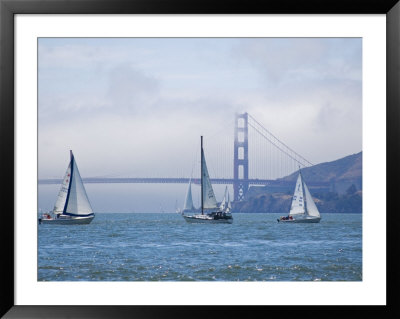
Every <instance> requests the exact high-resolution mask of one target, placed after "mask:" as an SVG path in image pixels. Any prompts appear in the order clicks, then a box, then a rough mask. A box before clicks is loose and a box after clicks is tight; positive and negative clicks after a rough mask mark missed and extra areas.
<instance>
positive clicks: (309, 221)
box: [277, 217, 321, 224]
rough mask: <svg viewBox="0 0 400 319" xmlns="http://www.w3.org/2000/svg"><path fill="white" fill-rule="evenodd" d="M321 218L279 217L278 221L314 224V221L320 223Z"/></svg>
mask: <svg viewBox="0 0 400 319" xmlns="http://www.w3.org/2000/svg"><path fill="white" fill-rule="evenodd" d="M320 220H321V218H320V217H315V218H299V219H289V220H284V219H279V218H278V219H277V221H278V223H294V224H312V223H319V222H320Z"/></svg>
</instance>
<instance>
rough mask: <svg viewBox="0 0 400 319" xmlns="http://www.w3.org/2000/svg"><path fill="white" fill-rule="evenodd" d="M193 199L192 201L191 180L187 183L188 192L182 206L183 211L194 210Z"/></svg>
mask: <svg viewBox="0 0 400 319" xmlns="http://www.w3.org/2000/svg"><path fill="white" fill-rule="evenodd" d="M194 209H195V208H194V205H193V199H192V180H190V181H189V186H188V190H187V192H186V198H185V204H184V205H183V211H192V210H194Z"/></svg>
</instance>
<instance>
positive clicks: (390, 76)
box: [0, 0, 400, 318]
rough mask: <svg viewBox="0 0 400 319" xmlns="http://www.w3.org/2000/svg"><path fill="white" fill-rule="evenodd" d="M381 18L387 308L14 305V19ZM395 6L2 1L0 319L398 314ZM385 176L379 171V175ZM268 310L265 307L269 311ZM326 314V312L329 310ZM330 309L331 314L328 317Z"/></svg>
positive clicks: (310, 0) (327, 1)
mask: <svg viewBox="0 0 400 319" xmlns="http://www.w3.org/2000/svg"><path fill="white" fill-rule="evenodd" d="M132 13H134V14H149V13H151V14H385V15H386V21H387V29H386V30H387V35H386V40H387V44H386V46H387V47H386V49H387V68H386V71H387V73H386V74H387V105H386V112H387V113H386V114H387V117H386V124H387V131H386V134H387V139H386V146H387V152H386V161H387V162H386V164H387V166H386V172H385V173H386V176H387V185H386V187H387V193H386V194H387V197H386V199H387V206H386V208H387V212H386V220H387V228H386V230H387V232H386V234H387V305H386V306H374V307H372V306H355V307H349V306H317V307H314V308H313V309H309V308H310V307H309V306H304V307H300V306H291V307H282V306H279V307H278V306H229V307H228V306H28V305H26V306H25V305H24V306H18V305H15V303H14V295H15V288H14V227H15V225H14V221H13V218H12V217H13V216H14V208H15V207H14V195H15V194H14V186H15V181H14V178H15V176H14V173H15V171H14V170H15V166H14V161H15V153H14V150H15V146H14V17H15V15H16V14H132ZM399 17H400V3H399V2H398V0H389V1H383V0H348V1H340V0H336V1H333V0H320V1H316V0H284V1H276V0H274V1H263V2H261V1H250V0H249V1H242V2H222V1H219V2H217V1H209V0H204V1H176V0H164V1H163V0H133V1H128V0H69V1H68V0H50V1H49V0H47V1H43V0H42V1H40V0H31V1H26V0H0V32H1V35H0V41H1V42H0V43H1V44H0V45H1V47H0V59H1V61H0V63H1V64H0V67H1V68H0V132H1V133H0V143H1V144H0V150H1V156H0V167H1V169H0V180H1V181H2V185H3V186H4V187H2V189H3V190H2V196H1V199H2V201H1V202H2V209H1V211H2V217H3V221H4V223H3V227H2V230H1V231H0V236H1V237H0V239H1V241H0V242H1V243H2V244H1V248H0V249H1V263H0V264H1V283H0V290H1V298H0V303H1V308H0V315H2V316H4V318H152V317H154V318H165V317H187V318H194V317H200V316H201V317H205V316H207V317H208V316H218V317H220V318H223V317H227V316H228V315H229V316H232V315H234V316H236V315H238V316H246V315H247V314H248V312H249V311H251V312H252V313H254V314H255V313H258V312H260V314H262V315H263V316H268V315H270V316H271V315H272V316H273V317H275V316H278V315H279V316H280V317H281V316H282V315H287V314H289V313H291V314H293V315H294V314H295V315H296V317H298V316H300V317H301V316H303V315H305V314H307V315H308V316H310V315H317V314H318V313H319V312H320V311H322V310H323V311H324V312H325V314H327V313H328V314H329V315H333V316H338V315H340V316H346V317H350V316H352V317H356V316H359V315H362V313H364V314H368V315H372V316H373V317H377V316H383V317H392V316H394V315H395V314H397V315H398V306H397V304H396V301H397V300H396V299H397V298H396V293H395V291H396V287H397V286H398V283H399V279H398V276H396V274H395V270H397V269H398V267H396V266H397V265H398V261H397V258H396V255H397V256H398V253H396V250H395V249H396V247H395V245H396V243H398V242H399V240H398V239H399V238H398V231H396V229H395V228H397V227H396V225H397V223H396V220H395V218H394V216H395V215H396V213H397V210H398V207H397V206H398V205H396V203H397V201H396V194H395V191H396V188H395V182H396V181H398V180H399V174H398V169H397V166H398V163H400V161H399V142H398V137H399V136H400V121H399V119H400V112H399V108H400V99H399V96H400V93H399V91H400V81H399V78H400V76H399V70H400V67H399V56H400V52H399V51H400V49H399V48H400V45H399V44H400V34H399V30H400V23H399ZM382 173H384V172H382ZM266 307H267V308H266ZM327 308H329V309H327ZM327 311H328V312H327Z"/></svg>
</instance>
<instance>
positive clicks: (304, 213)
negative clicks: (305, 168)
mask: <svg viewBox="0 0 400 319" xmlns="http://www.w3.org/2000/svg"><path fill="white" fill-rule="evenodd" d="M320 220H321V215H320V213H319V211H318V208H317V206H316V205H315V203H314V200H313V198H312V197H311V194H310V191H309V190H308V187H307V184H306V183H305V182H304V180H303V176H302V174H301V171H300V170H299V176H298V177H297V182H296V187H295V189H294V194H293V198H292V206H291V208H290V211H289V216H286V217H284V216H282V217H280V218H279V219H278V222H285V223H319V221H320Z"/></svg>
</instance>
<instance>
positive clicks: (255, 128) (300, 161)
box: [249, 123, 313, 166]
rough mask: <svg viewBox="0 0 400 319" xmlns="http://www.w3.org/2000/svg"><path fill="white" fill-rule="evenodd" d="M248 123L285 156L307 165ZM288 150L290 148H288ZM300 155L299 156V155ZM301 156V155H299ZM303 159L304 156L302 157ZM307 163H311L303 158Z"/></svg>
mask: <svg viewBox="0 0 400 319" xmlns="http://www.w3.org/2000/svg"><path fill="white" fill-rule="evenodd" d="M249 125H250V126H251V127H252V128H254V129H255V130H256V131H257V132H258V133H259V134H261V135H262V136H263V137H264V138H265V139H267V140H268V141H269V142H270V143H271V144H272V145H274V146H275V147H276V148H277V149H278V150H280V151H281V152H283V153H285V154H286V155H287V156H289V157H290V158H292V159H293V160H294V161H296V162H297V163H299V164H301V165H303V166H307V165H304V163H302V162H301V161H299V160H297V159H296V158H294V157H293V156H292V155H290V154H288V153H287V152H286V151H285V150H283V149H282V148H280V147H279V146H278V145H276V144H275V143H274V142H273V141H271V140H270V139H269V138H268V137H267V136H265V135H264V134H263V133H262V132H260V131H259V130H258V129H257V128H256V127H255V126H253V125H252V124H251V123H249ZM289 150H290V149H289ZM293 153H295V154H296V155H298V154H297V153H296V152H294V151H293ZM300 157H301V156H300ZM301 158H302V157H301ZM302 159H304V158H302ZM304 160H305V161H306V162H307V163H309V164H310V165H313V164H312V163H311V162H309V161H307V160H306V159H304Z"/></svg>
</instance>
